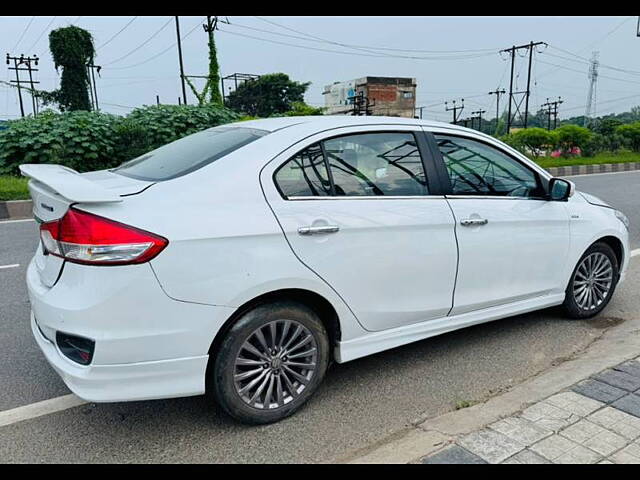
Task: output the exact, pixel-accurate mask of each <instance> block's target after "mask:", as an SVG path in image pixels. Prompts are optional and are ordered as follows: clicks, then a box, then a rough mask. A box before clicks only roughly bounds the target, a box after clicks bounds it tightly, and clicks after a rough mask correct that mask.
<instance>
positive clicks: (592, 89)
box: [583, 52, 600, 127]
mask: <svg viewBox="0 0 640 480" xmlns="http://www.w3.org/2000/svg"><path fill="white" fill-rule="evenodd" d="M599 54H600V53H599V52H593V54H592V55H591V65H590V66H589V93H588V94H587V109H586V111H585V112H584V124H583V126H585V127H586V126H587V125H589V120H590V119H591V116H592V115H593V116H594V117H595V115H596V84H597V83H598V66H599V65H600V61H599V60H598V55H599Z"/></svg>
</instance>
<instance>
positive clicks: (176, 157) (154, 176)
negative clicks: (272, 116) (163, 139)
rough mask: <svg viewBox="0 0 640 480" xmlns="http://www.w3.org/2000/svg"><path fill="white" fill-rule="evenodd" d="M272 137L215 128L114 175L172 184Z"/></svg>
mask: <svg viewBox="0 0 640 480" xmlns="http://www.w3.org/2000/svg"><path fill="white" fill-rule="evenodd" d="M268 133H269V132H267V131H265V130H257V129H255V128H243V127H216V128H211V129H208V130H203V131H202V132H198V133H194V134H193V135H189V136H187V137H184V138H181V139H180V140H176V141H175V142H171V143H168V144H167V145H163V146H162V147H160V148H156V149H155V150H152V151H150V152H148V153H145V154H144V155H140V156H139V157H137V158H134V159H133V160H129V161H128V162H125V163H123V164H122V165H120V166H119V167H116V168H114V169H113V170H112V172H115V173H119V174H120V175H124V176H126V177H131V178H136V179H139V180H147V181H154V182H158V181H162V180H170V179H172V178H176V177H180V176H182V175H186V174H187V173H191V172H193V171H195V170H198V169H199V168H202V167H204V166H205V165H208V164H210V163H211V162H215V161H216V160H218V159H219V158H222V157H224V156H225V155H228V154H229V153H231V152H233V151H234V150H237V149H239V148H240V147H244V146H245V145H247V144H249V143H251V142H253V141H254V140H257V139H258V138H260V137H263V136H265V135H266V134H268Z"/></svg>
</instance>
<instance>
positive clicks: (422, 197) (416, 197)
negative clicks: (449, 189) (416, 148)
mask: <svg viewBox="0 0 640 480" xmlns="http://www.w3.org/2000/svg"><path fill="white" fill-rule="evenodd" d="M435 199H440V200H444V199H445V196H444V195H402V196H386V195H360V196H358V195H352V196H350V195H336V196H333V197H332V196H329V195H327V196H323V197H320V196H301V197H288V198H284V199H283V200H285V201H292V202H294V201H297V200H301V201H307V200H435Z"/></svg>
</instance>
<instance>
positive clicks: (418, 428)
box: [335, 322, 640, 464]
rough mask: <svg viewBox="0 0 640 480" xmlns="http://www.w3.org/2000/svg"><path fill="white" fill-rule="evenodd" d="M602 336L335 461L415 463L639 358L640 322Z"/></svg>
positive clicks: (630, 323) (628, 323)
mask: <svg viewBox="0 0 640 480" xmlns="http://www.w3.org/2000/svg"><path fill="white" fill-rule="evenodd" d="M604 337H605V338H601V339H599V340H597V341H596V342H595V343H594V344H593V345H592V346H591V347H590V348H589V349H588V350H587V352H585V353H584V354H583V355H582V356H580V357H578V358H576V359H572V360H569V361H567V362H565V363H563V364H561V365H559V366H558V367H555V368H552V369H551V370H548V371H547V372H545V373H542V374H541V375H539V376H537V377H534V378H533V379H530V380H528V381H525V382H524V383H522V384H520V385H518V386H516V387H515V388H513V389H512V390H510V391H508V392H506V393H504V394H502V395H499V396H497V397H493V398H491V399H489V400H488V401H486V402H484V403H480V404H477V405H474V406H472V407H469V408H465V409H462V410H456V411H452V412H448V413H445V414H442V415H439V416H437V417H434V418H431V419H428V420H426V421H423V422H421V423H418V424H417V425H416V424H414V425H413V427H412V428H408V429H406V430H404V431H403V432H400V433H397V434H395V435H394V436H392V437H391V438H388V439H387V441H381V442H378V443H377V444H374V445H373V446H370V447H369V448H365V449H363V450H360V452H357V453H356V454H355V455H354V456H350V457H347V458H342V459H337V460H335V461H336V463H351V464H382V463H388V464H401V463H402V464H405V463H416V462H419V460H420V459H421V458H423V457H425V456H427V455H430V454H433V453H435V452H437V451H439V450H442V449H444V448H445V447H447V446H449V445H451V444H453V443H454V442H455V441H456V439H457V438H458V437H460V436H463V435H465V434H468V433H471V432H473V431H476V430H479V429H481V428H483V427H485V426H486V425H488V424H490V423H493V422H496V421H498V420H500V419H502V418H505V417H508V416H510V415H512V414H514V413H516V412H518V411H520V410H523V409H524V408H526V407H528V406H529V405H531V404H533V403H536V402H538V401H541V400H543V399H545V398H547V397H549V396H551V395H553V394H555V393H558V392H561V391H563V390H565V389H567V388H569V387H571V386H572V385H574V384H576V383H578V382H580V381H581V380H584V379H586V378H588V377H590V376H591V375H594V374H596V373H598V372H601V371H603V370H606V369H607V368H611V367H613V366H615V365H617V364H619V363H622V362H624V361H627V360H630V359H633V358H636V357H637V356H638V352H639V351H640V330H638V324H637V323H634V322H626V325H625V326H624V327H621V328H619V329H615V330H612V331H611V332H610V335H606V334H605V336H604Z"/></svg>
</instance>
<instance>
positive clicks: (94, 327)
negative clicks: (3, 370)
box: [20, 116, 629, 424]
mask: <svg viewBox="0 0 640 480" xmlns="http://www.w3.org/2000/svg"><path fill="white" fill-rule="evenodd" d="M20 168H21V171H22V173H23V175H25V176H28V177H30V181H29V189H30V193H31V197H32V199H33V213H34V216H35V218H36V220H37V221H38V222H39V229H40V243H39V246H38V249H37V252H36V254H35V257H34V258H33V260H32V261H31V263H30V265H29V267H28V270H27V285H28V291H29V298H30V301H31V309H32V315H31V327H32V330H33V335H34V336H35V339H36V341H37V343H38V345H39V346H40V348H41V349H42V351H43V352H44V355H45V356H46V358H47V359H48V361H49V362H50V363H51V365H52V366H53V368H54V369H55V370H56V371H57V372H58V373H59V374H60V375H61V377H62V378H63V380H64V381H65V383H66V384H67V385H68V387H69V388H70V389H71V390H72V391H73V392H75V393H76V394H77V395H78V396H80V397H82V398H84V399H86V400H89V401H93V402H116V401H129V400H145V399H157V398H168V397H181V396H189V395H200V394H203V393H205V392H207V391H210V392H212V393H213V397H214V398H215V401H216V402H217V404H218V405H219V406H220V407H221V408H222V409H224V410H225V411H226V412H227V413H229V414H230V415H232V416H233V417H235V418H236V419H238V420H240V421H242V422H247V423H256V424H258V423H269V422H273V421H277V420H280V419H282V418H284V417H287V416H288V415H291V414H292V413H293V412H295V411H296V410H297V409H299V408H300V407H301V406H302V405H303V404H304V403H305V402H306V401H307V400H308V399H309V397H310V396H311V395H312V394H313V393H314V391H315V390H316V389H317V388H318V385H319V384H320V382H321V381H322V379H323V377H324V376H325V372H326V370H327V366H328V365H329V363H330V362H332V361H333V362H338V363H342V362H347V361H349V360H353V359H356V358H360V357H363V356H365V355H370V354H373V353H376V352H380V351H383V350H387V349H390V348H393V347H397V346H399V345H404V344H407V343H410V342H415V341H417V340H421V339H425V338H428V337H432V336H434V335H439V334H442V333H445V332H449V331H452V330H456V329H459V328H463V327H466V326H469V325H475V324H479V323H483V322H488V321H491V320H496V319H500V318H504V317H508V316H511V315H516V314H520V313H524V312H529V311H532V310H537V309H541V308H545V307H550V306H553V305H562V306H563V308H564V310H565V312H566V314H567V316H568V317H570V318H577V319H581V318H588V317H591V316H594V315H596V314H598V313H599V312H600V311H602V309H603V308H605V306H606V305H607V303H608V302H609V300H610V299H611V296H612V295H613V293H614V290H615V288H616V285H617V284H618V283H620V282H621V281H622V279H623V278H624V275H625V270H626V268H627V265H628V262H629V242H628V220H627V218H626V217H625V216H624V214H622V213H621V212H619V211H617V210H615V209H614V208H612V207H610V206H609V205H607V204H606V203H605V202H603V201H602V200H600V199H598V198H596V197H593V196H591V195H588V194H585V193H580V192H575V189H574V186H573V184H572V183H571V182H569V181H567V180H564V179H559V178H552V177H551V176H550V175H549V174H548V173H547V172H546V171H545V170H543V169H542V168H540V167H539V166H537V165H536V164H535V163H533V162H531V161H530V160H528V159H527V158H526V157H525V156H523V155H522V154H520V153H519V152H517V151H515V150H514V149H512V148H510V147H509V146H507V145H505V144H503V143H501V142H500V141H498V140H496V139H495V138H492V137H490V136H488V135H484V134H482V133H479V132H477V131H474V130H470V129H466V128H461V127H458V126H454V125H448V124H442V123H436V122H429V121H422V120H417V119H409V118H394V117H371V116H369V117H350V116H315V117H287V118H271V119H264V120H254V121H246V122H238V123H233V124H228V125H224V126H219V127H215V128H211V129H208V130H204V131H201V132H199V133H195V134H193V135H190V136H187V137H185V138H182V139H180V140H177V141H175V142H173V143H170V144H167V145H165V146H162V147H160V148H158V149H156V150H153V151H151V152H149V153H146V154H144V155H142V156H140V157H138V158H135V159H133V160H130V161H128V162H126V163H124V164H122V165H120V166H119V167H117V168H114V169H111V170H102V171H96V172H89V173H83V174H79V173H77V172H76V171H74V170H71V169H69V168H65V167H64V166H60V165H22V166H21V167H20Z"/></svg>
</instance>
